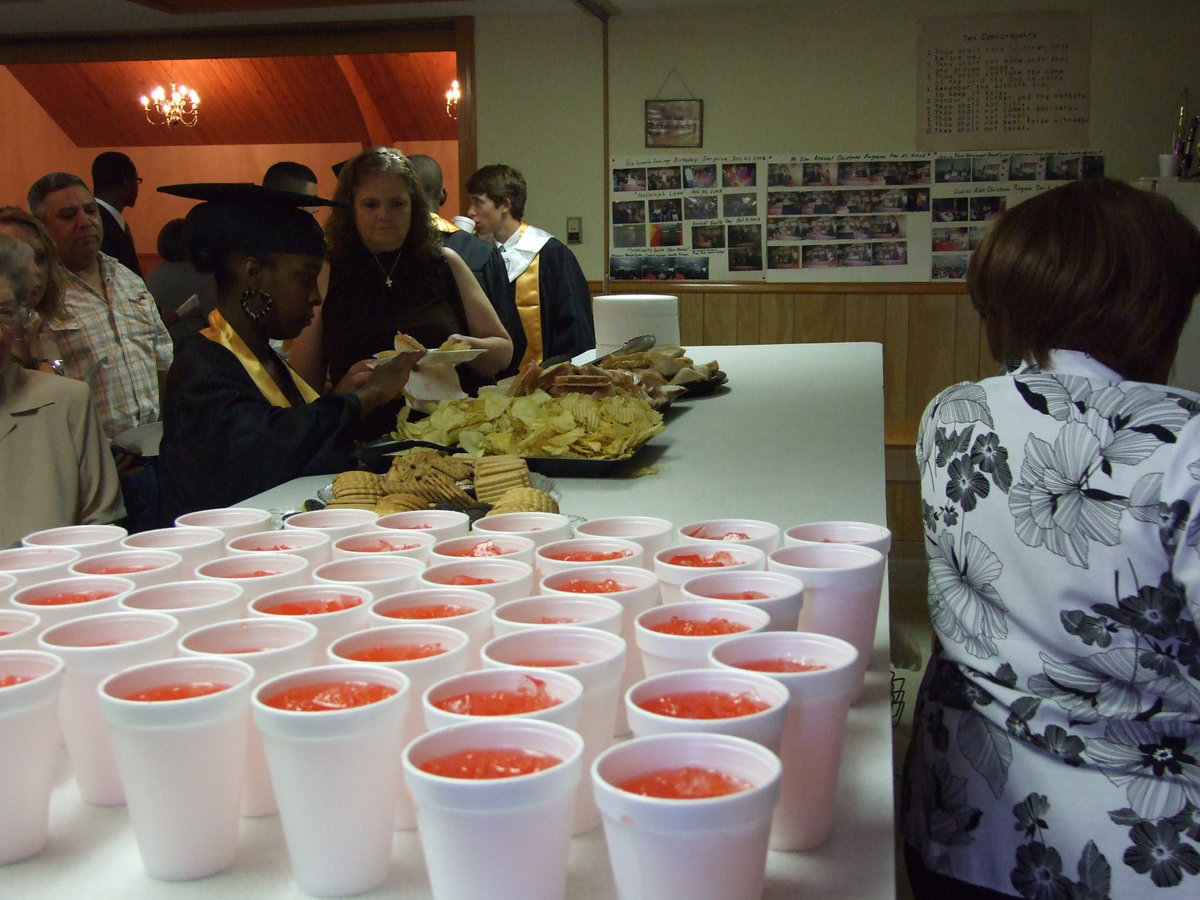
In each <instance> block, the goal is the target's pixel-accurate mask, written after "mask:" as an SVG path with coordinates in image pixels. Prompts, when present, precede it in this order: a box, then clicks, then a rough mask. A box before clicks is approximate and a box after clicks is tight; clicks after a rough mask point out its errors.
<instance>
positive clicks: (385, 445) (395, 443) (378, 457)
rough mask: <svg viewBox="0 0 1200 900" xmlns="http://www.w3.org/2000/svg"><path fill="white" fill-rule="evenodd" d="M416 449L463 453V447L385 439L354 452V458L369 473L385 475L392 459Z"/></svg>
mask: <svg viewBox="0 0 1200 900" xmlns="http://www.w3.org/2000/svg"><path fill="white" fill-rule="evenodd" d="M414 447H425V448H427V449H429V450H440V451H441V452H442V453H462V452H463V449H462V447H447V446H446V445H445V444H435V443H434V442H433V441H419V440H417V439H415V438H404V439H400V440H398V439H396V438H385V439H384V440H379V441H372V442H371V443H369V444H363V445H362V446H361V447H359V448H357V449H356V450H355V451H354V458H355V459H357V460H358V462H359V465H360V466H361V467H362V468H364V469H366V470H367V471H368V472H376V473H384V472H387V470H388V469H389V468H391V465H392V460H391V457H392V456H394V455H395V454H397V453H400V452H402V451H404V450H411V449H413V448H414Z"/></svg>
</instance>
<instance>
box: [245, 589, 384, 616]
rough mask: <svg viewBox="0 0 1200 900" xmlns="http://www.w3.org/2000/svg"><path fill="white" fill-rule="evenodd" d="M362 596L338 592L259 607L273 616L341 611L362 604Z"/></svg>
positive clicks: (308, 614) (261, 610)
mask: <svg viewBox="0 0 1200 900" xmlns="http://www.w3.org/2000/svg"><path fill="white" fill-rule="evenodd" d="M362 602H363V601H362V598H361V597H355V596H354V595H353V594H338V595H337V596H334V597H314V598H311V599H307V598H305V599H296V600H285V601H283V602H280V603H273V604H271V605H270V606H260V607H258V611H259V612H264V613H269V614H271V615H273V616H312V615H319V614H320V613H329V612H340V611H341V610H343V609H351V608H352V607H355V606H359V605H361V604H362Z"/></svg>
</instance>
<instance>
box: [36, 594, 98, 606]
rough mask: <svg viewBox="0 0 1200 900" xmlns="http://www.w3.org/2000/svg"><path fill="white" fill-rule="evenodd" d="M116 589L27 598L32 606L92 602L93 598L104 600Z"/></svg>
mask: <svg viewBox="0 0 1200 900" xmlns="http://www.w3.org/2000/svg"><path fill="white" fill-rule="evenodd" d="M115 593H116V591H59V592H58V593H57V594H44V595H42V596H41V597H32V598H30V599H29V600H26V601H25V603H27V604H28V605H30V606H68V605H70V604H72V603H91V602H92V601H93V600H103V599H105V598H106V597H111V596H113V594H115Z"/></svg>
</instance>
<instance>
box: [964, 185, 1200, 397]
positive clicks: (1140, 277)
mask: <svg viewBox="0 0 1200 900" xmlns="http://www.w3.org/2000/svg"><path fill="white" fill-rule="evenodd" d="M967 288H968V290H969V291H970V294H971V302H972V303H973V304H974V305H975V309H976V310H977V311H978V312H979V315H980V316H981V317H982V319H983V323H984V327H985V329H986V330H987V338H988V347H989V349H990V350H991V351H992V355H993V356H995V357H996V359H998V360H1000V361H1002V362H1007V361H1009V360H1012V359H1015V358H1018V357H1020V358H1022V359H1024V360H1026V361H1027V362H1031V363H1037V364H1038V365H1041V366H1045V365H1047V363H1048V361H1049V353H1050V351H1051V350H1052V349H1059V350H1079V351H1082V352H1084V353H1088V354H1091V355H1092V356H1094V357H1095V358H1096V359H1098V360H1099V361H1100V362H1102V363H1104V364H1105V365H1106V366H1108V367H1109V368H1110V369H1113V370H1114V371H1115V372H1118V373H1119V374H1120V375H1121V376H1122V377H1124V378H1126V379H1130V380H1134V381H1154V380H1158V379H1160V378H1162V377H1164V376H1165V373H1166V371H1167V368H1168V366H1169V364H1170V361H1171V359H1173V358H1174V354H1175V351H1176V349H1177V342H1178V339H1179V334H1180V332H1181V331H1182V330H1183V325H1184V323H1185V322H1186V321H1187V317H1188V314H1189V313H1190V312H1191V309H1192V300H1193V298H1194V297H1195V296H1196V293H1197V291H1200V232H1198V231H1197V230H1196V226H1195V225H1193V224H1192V223H1191V222H1190V221H1189V220H1188V219H1187V218H1186V217H1185V216H1184V215H1182V214H1181V213H1180V212H1179V211H1178V210H1177V209H1175V206H1174V204H1172V203H1171V201H1169V200H1167V199H1166V198H1165V197H1161V196H1158V195H1157V194H1153V193H1150V192H1149V191H1144V190H1139V189H1138V188H1134V187H1131V186H1129V185H1127V184H1124V183H1122V182H1119V181H1114V180H1112V179H1109V178H1088V179H1084V180H1082V181H1075V182H1071V183H1070V184H1066V185H1063V186H1062V187H1058V188H1055V189H1054V190H1051V191H1047V192H1045V193H1044V194H1039V195H1037V196H1035V197H1031V198H1030V199H1028V200H1025V201H1024V202H1022V203H1020V204H1018V205H1017V206H1014V207H1012V208H1011V209H1009V210H1008V211H1007V212H1006V213H1004V214H1003V215H1002V216H1001V217H1000V218H999V219H997V220H996V221H995V222H994V223H993V224H992V226H991V228H990V229H989V230H988V233H987V234H986V235H985V236H984V238H983V240H982V241H981V242H980V244H979V247H978V249H976V250H975V252H974V253H972V254H971V262H970V264H969V265H968V266H967Z"/></svg>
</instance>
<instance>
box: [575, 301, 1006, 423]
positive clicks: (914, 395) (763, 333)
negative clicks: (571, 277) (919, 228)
mask: <svg viewBox="0 0 1200 900" xmlns="http://www.w3.org/2000/svg"><path fill="white" fill-rule="evenodd" d="M591 288H592V294H593V296H595V295H596V294H600V293H609V294H650V293H658V294H675V295H677V296H678V297H679V335H680V342H681V343H682V344H683V346H685V347H688V346H692V345H700V344H790V343H823V342H837V341H874V342H876V343H880V344H882V345H883V381H884V384H883V397H884V416H885V417H886V418H887V419H889V420H905V419H916V418H917V417H918V416H920V414H921V411H922V410H923V409H924V408H925V404H926V403H927V402H928V401H929V398H931V397H932V396H933V395H934V394H936V393H937V392H938V391H940V390H941V389H942V388H944V387H946V386H947V385H950V384H953V383H955V382H958V381H964V380H968V379H972V380H973V379H977V378H980V377H983V376H986V375H990V374H992V373H994V372H995V371H996V370H997V369H998V368H999V363H997V362H996V361H995V360H993V359H992V357H991V354H990V353H989V352H988V349H987V341H986V340H985V338H984V335H983V331H982V326H981V324H980V321H979V316H978V315H977V314H976V312H975V310H974V309H973V308H972V306H971V301H970V300H969V299H968V298H967V294H966V287H965V285H962V284H941V283H928V282H918V283H903V284H757V283H755V284H707V283H697V282H686V283H680V282H658V281H614V282H610V283H609V285H608V288H607V290H603V289H602V285H600V284H599V283H593V284H592V285H591Z"/></svg>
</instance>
